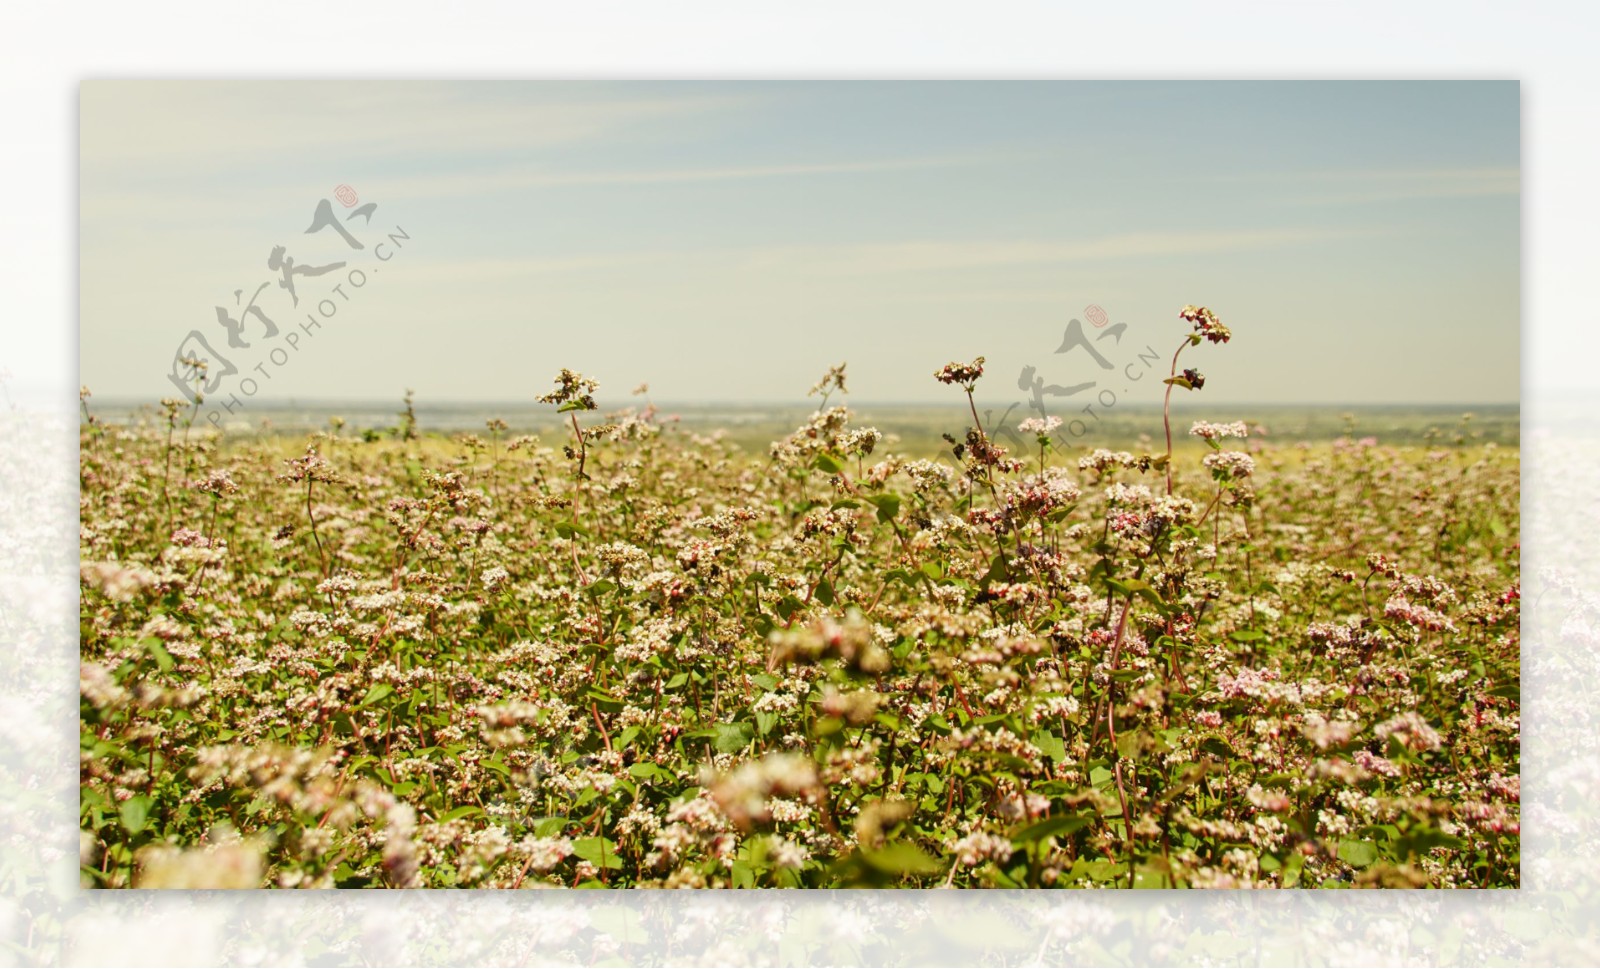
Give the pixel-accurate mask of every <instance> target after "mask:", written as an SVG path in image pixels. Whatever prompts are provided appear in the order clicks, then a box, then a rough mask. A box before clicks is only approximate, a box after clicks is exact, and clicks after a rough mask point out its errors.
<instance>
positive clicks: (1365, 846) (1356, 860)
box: [1339, 841, 1378, 868]
mask: <svg viewBox="0 0 1600 969" xmlns="http://www.w3.org/2000/svg"><path fill="white" fill-rule="evenodd" d="M1339 860H1340V861H1342V862H1344V863H1345V864H1347V865H1350V866H1351V867H1354V868H1365V867H1367V866H1368V865H1370V864H1372V863H1373V862H1375V861H1377V860H1378V846H1377V845H1375V844H1373V843H1372V842H1370V841H1341V842H1339Z"/></svg>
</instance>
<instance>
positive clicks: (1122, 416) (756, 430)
mask: <svg viewBox="0 0 1600 969" xmlns="http://www.w3.org/2000/svg"><path fill="white" fill-rule="evenodd" d="M599 404H600V407H601V412H602V413H620V412H622V411H623V410H624V409H626V408H630V407H631V408H633V409H634V410H635V411H637V410H639V409H641V408H642V407H643V406H644V403H643V401H642V400H641V399H639V398H634V399H633V400H631V401H618V400H615V399H613V400H605V399H602V400H600V401H599ZM978 404H979V409H980V413H981V414H982V415H983V416H984V418H985V420H986V421H987V422H988V424H987V427H986V429H987V430H989V431H990V433H995V434H997V435H998V433H999V432H998V430H997V429H998V428H999V427H1000V426H1002V425H1006V426H1010V427H1013V428H1014V427H1015V426H1016V424H1017V423H1018V422H1019V421H1020V420H1023V419H1025V418H1027V417H1030V416H1033V415H1032V413H1031V412H1029V411H1027V410H1025V409H1024V408H1023V407H1021V406H1019V407H1016V408H1015V409H1014V410H1011V411H1010V412H1009V415H1007V413H1006V410H1005V408H1006V407H1009V406H1011V404H1012V402H1010V401H1006V402H1003V404H1002V405H1001V406H998V407H997V406H995V405H994V404H985V402H984V401H983V400H982V399H979V401H978ZM813 405H814V401H813ZM851 406H852V410H854V411H856V412H857V413H858V414H859V419H860V420H861V421H863V422H864V423H867V424H871V425H873V426H876V427H877V428H878V429H879V430H881V431H883V432H884V433H885V434H887V435H894V436H896V437H898V438H899V441H898V443H895V444H894V447H895V449H897V450H901V451H904V452H906V453H908V454H913V455H917V456H927V455H928V454H929V453H931V452H936V451H941V450H944V449H945V448H946V447H947V445H945V444H944V442H943V441H942V440H941V438H940V435H942V434H947V433H949V434H955V435H957V436H959V435H961V434H963V433H965V431H966V427H967V425H968V424H970V423H971V421H970V418H969V416H968V414H967V412H966V409H965V408H964V407H962V406H960V405H956V404H937V403H916V404H893V403H877V404H873V403H867V404H855V403H854V402H852V404H851ZM90 407H91V409H92V410H93V412H94V413H96V414H97V415H100V416H101V417H102V418H103V419H105V420H107V421H109V422H113V423H119V424H121V423H138V422H140V421H141V420H142V421H145V422H149V423H159V422H160V418H159V413H158V410H159V409H158V407H157V406H156V405H155V404H154V403H153V402H145V403H142V404H141V403H140V402H137V401H133V400H129V399H125V398H124V399H116V398H112V399H108V400H101V399H100V398H98V397H96V398H92V399H91V400H90ZM656 408H657V411H658V416H657V419H658V420H660V421H662V422H674V421H675V422H677V423H679V424H681V425H682V426H683V427H684V428H685V429H687V430H692V431H695V432H697V433H702V434H708V433H712V432H714V431H717V430H722V431H725V432H726V434H727V437H728V439H729V440H730V441H731V442H733V443H735V444H737V445H739V446H740V447H742V448H746V449H754V450H757V451H764V450H765V449H766V447H767V445H768V444H769V443H770V442H772V441H774V440H777V439H778V438H780V437H782V436H783V435H785V434H787V433H789V432H790V431H792V430H793V429H794V428H795V427H796V426H798V425H799V424H801V423H803V422H804V421H805V420H806V418H807V417H809V416H810V414H811V412H812V410H814V406H807V405H806V404H805V403H804V402H803V400H802V401H801V402H798V403H795V404H792V405H774V404H770V403H768V404H750V403H738V402H726V403H681V402H680V403H671V402H666V403H659V404H656ZM213 409H214V408H211V407H206V408H204V410H202V412H201V413H202V415H203V414H204V413H206V412H209V411H211V410H213ZM415 409H416V416H417V424H418V427H419V429H420V430H421V431H422V432H425V433H426V432H434V433H440V434H459V433H466V432H471V433H481V432H482V431H483V430H484V427H485V425H486V423H487V422H488V421H490V420H492V419H495V418H499V419H500V420H503V421H505V422H506V423H507V425H509V430H508V433H510V434H548V433H550V432H552V431H558V430H559V429H560V428H561V426H562V425H561V422H560V421H559V420H558V419H557V418H556V417H555V416H554V415H553V414H551V412H550V408H549V407H547V406H545V405H541V404H539V403H537V402H535V401H533V400H532V399H531V396H530V399H529V400H525V401H521V402H515V401H490V402H479V403H461V402H453V403H451V402H447V403H438V402H431V401H428V400H421V399H419V400H417V401H416V403H415ZM400 410H401V400H400V398H399V397H398V396H397V397H396V398H395V399H394V400H392V401H378V400H365V401H306V402H303V403H302V402H266V401H263V402H260V403H254V402H252V404H251V406H250V407H248V408H241V409H239V410H238V411H237V412H236V413H235V414H232V415H229V416H228V417H227V418H226V419H225V421H224V424H223V426H224V427H225V428H226V430H227V431H228V433H229V434H234V435H246V436H249V435H259V434H271V433H274V432H292V433H297V434H300V433H306V432H310V431H326V430H328V429H329V421H330V419H332V418H335V417H339V418H343V419H344V421H345V425H344V430H343V432H342V433H344V434H349V435H354V436H360V434H361V432H363V431H366V430H373V431H378V432H385V431H392V430H393V429H394V428H395V427H397V426H398V425H399V422H400ZM1097 412H1098V413H1099V415H1100V417H1099V419H1098V420H1096V421H1094V422H1092V423H1088V424H1087V425H1086V428H1085V432H1084V433H1083V434H1082V435H1081V437H1076V438H1073V437H1069V438H1068V440H1067V443H1068V445H1076V446H1077V447H1079V448H1082V449H1090V450H1092V449H1093V448H1097V447H1112V446H1115V447H1119V448H1120V447H1127V446H1131V445H1132V444H1134V443H1136V442H1137V440H1138V437H1139V435H1141V434H1149V435H1151V436H1152V439H1154V438H1156V437H1160V436H1161V408H1160V407H1159V406H1153V405H1148V404H1135V403H1119V404H1118V405H1117V406H1116V407H1113V408H1110V409H1097ZM1051 413H1052V414H1056V415H1058V416H1061V417H1062V418H1063V420H1066V419H1067V418H1069V417H1072V416H1074V412H1073V411H1071V410H1068V409H1066V408H1064V407H1061V408H1056V409H1054V410H1052V411H1051ZM1469 414H1470V415H1471V417H1470V419H1468V420H1465V421H1464V420H1463V416H1464V415H1469ZM1175 416H1176V417H1178V418H1182V417H1184V416H1185V415H1184V413H1183V412H1182V411H1177V412H1175ZM1201 416H1204V417H1205V418H1207V419H1211V420H1218V419H1222V418H1224V417H1225V418H1226V419H1228V420H1244V421H1248V422H1249V423H1250V424H1252V425H1259V426H1260V427H1262V428H1264V429H1265V433H1264V434H1262V435H1260V437H1261V439H1263V440H1270V441H1272V442H1273V443H1276V444H1279V445H1283V444H1293V443H1295V442H1298V441H1306V442H1309V443H1326V442H1328V441H1332V440H1334V439H1336V438H1339V437H1342V436H1349V437H1352V438H1355V439H1360V438H1365V437H1375V438H1377V439H1378V440H1379V441H1380V442H1382V443H1384V444H1395V445H1402V444H1424V443H1428V442H1430V441H1431V442H1437V443H1441V444H1447V443H1457V442H1458V440H1460V441H1472V442H1477V443H1485V444H1488V443H1492V444H1496V445H1498V446H1501V447H1512V448H1515V447H1517V446H1518V445H1519V444H1520V443H1521V408H1520V407H1519V406H1518V405H1516V404H1488V405H1482V404H1480V405H1466V404H1460V405H1458V404H1439V405H1428V406H1419V405H1414V404H1412V405H1373V404H1351V405H1348V406H1343V407H1340V406H1329V405H1315V406H1306V405H1299V406H1296V405H1268V406H1262V405H1229V404H1226V403H1223V404H1216V403H1212V402H1210V401H1207V402H1205V406H1204V408H1203V414H1202V412H1199V411H1197V412H1196V413H1195V415H1194V419H1200V418H1201ZM1002 418H1005V420H1003V421H1002ZM1580 419H1581V418H1580ZM207 426H208V425H207V424H206V423H205V420H204V417H203V416H202V417H201V418H200V419H198V420H197V422H196V427H197V428H199V429H202V430H203V429H206V428H207ZM1061 433H1063V434H1065V433H1066V432H1065V431H1062V432H1061ZM1185 443H1188V442H1185Z"/></svg>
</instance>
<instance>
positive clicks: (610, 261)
mask: <svg viewBox="0 0 1600 969" xmlns="http://www.w3.org/2000/svg"><path fill="white" fill-rule="evenodd" d="M1381 231H1384V230H1381V229H1367V230H1348V229H1300V228H1291V229H1261V230H1241V231H1219V232H1194V231H1188V230H1170V231H1159V232H1136V233H1125V234H1120V235H1111V236H1102V237H1099V238H1095V239H1085V240H989V241H975V242H947V241H941V240H907V241H901V242H882V243H868V244H860V243H840V244H815V245H793V246H759V247H754V248H709V249H708V248H702V249H661V250H653V251H633V252H617V253H609V254H607V253H594V254H586V255H573V256H564V257H535V258H522V259H493V260H474V261H470V262H454V263H435V264H432V265H427V266H418V267H415V268H413V269H411V270H409V272H410V273H411V274H412V275H413V276H416V277H418V278H423V277H426V278H429V279H434V280H450V281H479V280H492V279H507V278H515V277H517V276H524V275H539V274H550V273H582V272H596V271H602V272H603V271H611V270H617V269H630V270H638V269H640V268H644V267H663V268H664V267H668V266H672V265H674V264H680V263H683V262H690V261H692V262H698V263H705V264H707V265H715V266H720V267H722V268H723V269H725V270H726V271H728V272H730V273H731V272H735V271H737V272H741V273H766V272H782V273H784V274H786V275H796V274H800V275H847V276H857V275H871V274H878V273H916V272H937V271H948V270H961V269H986V268H998V267H1005V266H1049V265H1067V264H1078V263H1091V262H1101V261H1117V260H1138V259H1147V258H1150V257H1152V256H1169V255H1200V254H1204V253H1221V252H1238V251H1244V250H1250V249H1267V248H1275V247H1278V246H1285V245H1294V244H1301V243H1311V242H1317V241H1323V240H1329V239H1336V238H1349V237H1353V236H1359V235H1372V234H1377V233H1379V232H1381Z"/></svg>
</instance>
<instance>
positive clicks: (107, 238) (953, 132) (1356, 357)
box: [81, 81, 1520, 403]
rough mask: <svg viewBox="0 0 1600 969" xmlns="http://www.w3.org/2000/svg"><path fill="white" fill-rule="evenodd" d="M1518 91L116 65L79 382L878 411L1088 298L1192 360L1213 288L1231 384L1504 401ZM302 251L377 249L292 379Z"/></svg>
mask: <svg viewBox="0 0 1600 969" xmlns="http://www.w3.org/2000/svg"><path fill="white" fill-rule="evenodd" d="M1518 102H1519V90H1518V85H1517V84H1516V83H1514V82H1399V83H1390V82H1330V83H1313V82H1255V83H1221V82H1159V83H1156V82H1151V83H1130V82H1116V83H1090V82H1078V81H1073V82H939V83H849V82H839V83H817V82H794V83H789V82H783V83H733V82H729V83H683V82H679V83H654V82H641V83H627V84H612V83H604V84H601V83H568V82H559V83H557V82H527V83H436V82H211V81H192V82H113V81H97V82H87V83H85V84H84V85H83V88H82V104H81V107H82V118H81V121H82V128H81V135H82V141H81V151H82V157H81V178H82V182H81V192H82V194H81V247H82V249H81V257H82V262H81V307H82V320H81V326H82V329H81V359H82V379H83V382H85V383H87V384H88V385H89V386H90V387H91V388H92V389H93V390H94V391H95V392H96V393H97V394H104V395H107V396H134V397H149V398H152V399H153V398H156V397H160V396H166V395H171V394H172V393H173V390H172V388H171V386H170V385H169V384H168V383H167V380H166V377H165V374H166V373H167V372H168V370H169V368H170V361H171V359H172V356H173V353H174V351H175V349H176V348H177V346H178V344H179V342H180V341H181V340H182V339H183V337H184V335H185V334H186V333H188V332H189V331H190V330H191V329H199V330H200V331H201V332H202V333H204V334H205V335H206V336H207V338H208V339H209V340H210V342H211V345H212V346H213V347H214V348H215V349H216V350H217V351H218V352H220V353H222V354H223V355H225V356H229V357H230V359H233V360H234V362H235V363H236V364H237V365H238V367H239V369H240V371H241V372H242V375H243V374H249V373H250V372H251V368H252V367H254V366H256V365H257V364H258V363H259V364H261V365H262V366H264V367H265V368H266V373H262V372H256V373H255V377H256V379H257V381H258V386H259V390H258V395H259V396H260V397H263V398H267V397H270V398H271V399H275V400H282V399H285V398H288V397H298V398H301V399H305V398H391V397H398V396H399V394H400V392H401V390H402V389H403V388H405V387H413V388H415V389H416V390H417V392H418V395H419V396H421V397H423V398H427V399H434V400H469V399H493V400H513V399H521V398H526V397H531V396H532V395H534V394H536V393H542V392H543V391H544V390H545V389H547V387H548V385H549V381H550V377H551V375H553V374H554V372H555V371H556V370H558V369H559V368H561V367H563V366H567V367H572V368H574V369H578V370H581V371H584V372H585V373H589V374H591V375H593V376H595V377H597V378H599V379H600V380H601V381H602V384H603V390H604V391H605V393H603V396H606V397H611V398H617V397H621V396H623V395H625V393H626V391H627V390H628V389H629V388H631V387H632V386H633V385H634V384H636V383H639V382H641V381H648V382H649V383H650V384H651V386H652V390H653V396H655V397H656V398H657V399H660V400H669V401H689V400H696V399H706V400H719V401H730V400H759V401H797V400H802V399H803V398H804V394H805V391H806V389H807V388H808V387H809V386H810V385H811V383H812V382H813V381H814V380H815V379H816V378H817V376H819V375H820V373H821V372H822V371H823V370H824V369H826V367H827V366H828V365H830V364H833V363H837V362H839V361H840V360H847V361H849V364H850V372H851V375H852V381H851V389H852V391H853V392H854V396H855V398H856V399H858V400H861V401H872V400H878V401H885V400H902V401H913V400H947V399H948V397H949V391H948V390H947V389H946V388H943V387H940V386H939V385H937V384H936V383H934V382H933V380H932V378H931V373H932V371H933V370H934V369H935V368H936V367H938V366H939V365H940V364H942V363H944V362H946V361H948V360H951V359H968V358H971V357H972V356H975V355H977V354H980V353H981V354H985V355H986V356H987V357H988V359H989V360H990V362H991V374H992V375H993V376H992V378H990V379H992V380H993V381H994V382H995V386H994V392H995V393H996V394H997V395H1006V396H1010V397H1015V396H1016V394H1015V392H1014V389H1013V388H1014V385H1015V380H1016V375H1017V373H1018V372H1019V370H1020V369H1021V367H1022V366H1025V365H1033V366H1036V367H1037V368H1038V371H1039V373H1040V374H1041V375H1042V376H1044V377H1045V378H1046V380H1047V381H1049V382H1054V383H1061V384H1070V383H1075V382H1079V381H1086V380H1093V379H1095V378H1096V374H1095V372H1094V370H1095V368H1094V366H1093V363H1092V361H1089V360H1088V359H1087V358H1086V357H1084V356H1082V355H1081V354H1080V355H1067V356H1056V355H1054V353H1053V351H1054V350H1055V349H1056V348H1057V346H1058V345H1059V344H1060V343H1061V339H1062V332H1063V329H1064V327H1065V326H1066V324H1067V321H1068V320H1069V319H1071V318H1072V317H1074V316H1078V317H1082V316H1083V315H1084V307H1085V306H1087V305H1088V304H1090V303H1096V304H1099V305H1101V306H1103V307H1105V309H1106V310H1107V311H1108V312H1109V314H1110V317H1111V319H1112V321H1113V322H1120V323H1127V324H1128V330H1127V332H1126V334H1125V342H1127V343H1128V344H1129V345H1137V346H1143V345H1145V344H1147V343H1148V344H1153V345H1154V346H1155V347H1156V348H1157V349H1159V350H1161V352H1162V353H1163V354H1164V355H1170V353H1171V350H1172V349H1173V348H1174V347H1176V345H1177V343H1178V341H1179V340H1180V339H1181V335H1182V332H1183V327H1182V324H1181V323H1179V321H1178V320H1177V319H1176V314H1177V310H1178V309H1179V308H1180V307H1181V306H1182V305H1183V304H1184V303H1190V302H1193V303H1201V304H1205V305H1208V306H1210V307H1212V308H1213V309H1214V310H1216V311H1217V312H1218V313H1219V314H1220V315H1221V316H1222V318H1223V320H1224V321H1225V322H1227V323H1228V324H1229V325H1230V326H1231V327H1232V328H1233V330H1234V333H1235V340H1234V342H1233V343H1231V344H1229V345H1227V346H1225V347H1212V346H1210V345H1206V346H1204V347H1201V348H1197V349H1196V350H1194V351H1190V352H1189V353H1186V361H1187V360H1192V362H1193V363H1194V364H1195V365H1197V366H1199V367H1200V369H1202V370H1204V371H1205V372H1206V373H1207V375H1208V377H1209V378H1210V381H1211V382H1210V384H1209V385H1208V387H1207V391H1206V393H1207V394H1208V395H1214V397H1213V399H1214V400H1216V401H1219V402H1221V401H1237V402H1261V403H1266V402H1274V403H1277V402H1282V403H1302V402H1303V403H1388V402H1452V403H1456V402H1459V403H1474V402H1479V403H1490V402H1502V401H1514V400H1516V399H1517V397H1518V391H1519V369H1520V368H1519V361H1520V356H1519V276H1518V272H1519V266H1518V262H1519V142H1520V133H1519V104H1518ZM339 184H348V185H350V186H352V187H353V188H354V189H355V190H356V192H357V193H358V194H359V195H360V200H361V202H363V203H365V202H375V203H377V209H376V210H375V211H374V212H373V214H372V221H371V226H370V227H366V226H363V225H362V224H361V222H360V220H359V218H358V219H357V221H356V222H355V223H353V224H352V231H354V232H355V233H356V234H357V236H358V237H359V238H363V239H367V240H369V242H371V241H376V240H378V239H381V237H382V234H381V233H382V232H389V231H393V229H394V228H395V227H396V226H399V227H401V228H403V229H404V231H405V233H406V234H408V235H409V236H410V237H411V240H410V241H408V242H404V243H403V248H402V249H400V250H399V251H392V250H391V251H390V254H391V255H393V257H394V258H393V259H391V260H390V261H388V262H384V263H382V264H381V266H380V264H379V263H377V262H376V261H374V258H373V252H374V251H373V249H372V247H371V246H370V245H369V246H368V248H367V249H365V250H363V251H361V252H352V251H351V250H349V249H348V248H347V247H345V246H344V244H343V243H342V242H341V241H340V240H339V239H338V238H337V237H335V236H333V235H332V234H331V233H329V232H323V233H320V234H318V235H304V234H303V230H304V229H305V228H306V226H307V225H309V224H310V222H311V218H312V212H313V209H314V208H315V205H316V203H317V201H318V200H319V199H321V198H331V197H332V194H333V189H334V187H335V186H336V185H339ZM333 208H334V210H335V211H336V212H337V213H338V214H339V215H340V216H341V217H343V216H345V215H347V214H348V213H349V212H350V210H349V209H347V208H345V207H344V206H341V205H340V204H339V203H337V202H335V203H334V205H333ZM380 230H381V232H380ZM278 245H284V246H287V247H288V249H289V252H290V254H291V255H293V256H294V257H295V258H296V260H297V261H299V262H300V263H302V264H322V263H326V262H329V261H332V260H337V259H343V260H346V261H347V262H348V266H347V268H346V270H341V271H339V272H338V273H334V274H330V275H328V276H324V277H318V278H315V279H305V278H303V279H300V280H299V281H298V284H297V286H298V290H299V291H300V293H301V295H302V304H301V306H300V307H299V308H298V309H297V310H296V309H291V308H290V304H289V302H288V297H287V294H286V293H284V292H282V291H281V290H279V289H278V288H277V287H276V285H274V286H272V287H269V289H268V290H267V291H266V292H265V293H264V294H263V296H262V301H261V305H262V306H263V307H264V308H265V309H266V311H267V313H268V315H269V316H271V317H272V318H273V319H275V320H276V321H277V322H278V323H280V324H281V325H285V326H287V324H289V323H291V322H293V321H299V320H303V319H304V317H305V314H306V312H308V311H311V309H312V303H314V302H315V301H316V300H320V299H321V298H323V297H324V296H329V295H330V294H329V293H328V292H327V291H328V290H329V289H330V288H331V286H332V285H333V283H334V282H335V281H337V280H338V279H341V278H343V275H344V272H345V271H347V270H348V269H349V268H362V269H371V268H373V267H379V268H380V272H378V273H375V274H372V275H371V276H370V277H369V281H368V285H366V286H364V287H362V288H361V289H360V290H359V292H356V293H354V294H353V295H352V298H351V301H350V302H349V303H348V304H344V305H342V306H341V307H340V309H339V311H338V313H337V315H336V316H335V317H334V318H333V319H330V320H328V321H327V322H326V323H325V324H324V326H323V328H322V329H321V330H319V331H317V332H316V334H315V335H314V336H312V337H306V338H303V339H302V340H301V344H300V347H299V349H298V350H296V351H295V352H294V353H293V354H292V355H291V356H290V357H289V358H288V362H286V363H284V364H282V365H277V366H274V365H272V364H271V363H270V361H268V354H269V352H270V350H271V349H272V348H273V347H275V346H278V345H280V344H278V343H276V342H275V341H270V340H264V339H261V338H260V330H259V328H258V325H257V324H256V323H254V322H249V323H248V324H247V330H246V338H247V340H248V341H249V342H251V343H252V346H251V348H250V349H248V350H236V351H232V352H230V350H229V349H228V347H227V336H226V333H225V332H224V330H223V328H222V327H221V326H220V325H219V324H218V323H217V322H216V313H215V309H214V307H215V306H218V305H227V306H233V305H234V295H233V293H234V290H237V289H243V290H245V296H246V297H248V296H249V294H250V293H251V292H252V291H254V290H255V288H256V287H257V286H259V285H260V284H261V283H262V282H267V281H269V280H274V279H275V278H276V273H274V272H273V271H271V270H269V269H268V268H267V266H266V260H267V256H268V253H269V252H270V250H271V249H272V248H273V247H274V246H278ZM346 289H347V291H348V290H349V287H348V286H347V287H346ZM282 339H283V337H282V335H280V337H279V338H278V340H280V341H281V340H282ZM1191 355H1192V356H1191ZM1126 356H1127V354H1126V353H1122V354H1121V355H1120V356H1118V360H1119V362H1120V360H1121V359H1122V358H1123V357H1126ZM268 374H270V379H268ZM232 379H233V380H237V379H239V376H235V377H234V378H232ZM1119 389H1120V388H1119Z"/></svg>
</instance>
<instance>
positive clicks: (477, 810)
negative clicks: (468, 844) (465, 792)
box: [439, 804, 483, 824]
mask: <svg viewBox="0 0 1600 969" xmlns="http://www.w3.org/2000/svg"><path fill="white" fill-rule="evenodd" d="M482 813H483V808H481V807H478V806H477V805H476V804H468V805H467V806H466V807H458V808H456V809H455V810H454V811H449V812H446V813H444V814H441V815H439V823H440V824H449V823H450V822H451V821H457V820H460V819H461V818H467V817H471V816H472V815H474V814H482Z"/></svg>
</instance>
